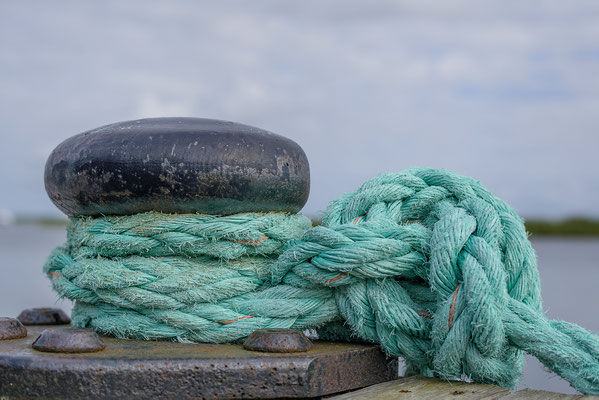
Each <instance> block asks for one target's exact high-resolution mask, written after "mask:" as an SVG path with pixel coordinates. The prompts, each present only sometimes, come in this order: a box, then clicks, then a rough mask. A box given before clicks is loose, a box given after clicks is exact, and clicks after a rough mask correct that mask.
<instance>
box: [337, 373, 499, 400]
mask: <svg viewBox="0 0 599 400" xmlns="http://www.w3.org/2000/svg"><path fill="white" fill-rule="evenodd" d="M509 393H510V392H509V390H507V389H505V388H502V387H499V386H494V385H484V384H478V383H465V382H447V381H443V380H440V379H436V378H425V377H421V376H411V377H409V378H400V379H397V380H394V381H391V382H385V383H381V384H378V385H373V386H369V387H367V388H364V389H361V390H357V391H355V392H351V393H344V394H342V395H339V396H334V397H331V398H330V399H334V400H348V399H372V400H391V399H439V398H453V399H456V400H470V399H489V400H490V399H498V398H500V397H504V396H506V395H508V394H509Z"/></svg>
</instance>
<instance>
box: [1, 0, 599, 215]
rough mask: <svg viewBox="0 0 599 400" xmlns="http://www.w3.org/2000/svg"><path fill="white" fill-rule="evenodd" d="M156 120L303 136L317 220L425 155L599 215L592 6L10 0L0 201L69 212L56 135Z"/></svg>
mask: <svg viewBox="0 0 599 400" xmlns="http://www.w3.org/2000/svg"><path fill="white" fill-rule="evenodd" d="M161 116H162V117H164V116H191V117H204V118H216V119H224V120H230V121H236V122H240V123H245V124H249V125H253V126H257V127H260V128H263V129H266V130H269V131H272V132H275V133H278V134H281V135H283V136H287V137H289V138H291V139H293V140H295V141H296V142H297V143H299V144H300V145H301V146H302V147H303V148H304V150H305V152H306V154H307V155H308V158H309V160H310V165H311V175H312V186H311V194H310V199H309V201H308V203H307V204H306V206H305V208H304V210H303V211H304V212H305V213H306V214H309V215H317V213H318V212H319V211H322V210H323V209H324V208H325V207H326V205H327V204H328V202H329V201H331V200H333V199H334V198H336V197H338V196H339V195H341V194H342V193H344V192H348V191H352V190H355V189H356V188H357V187H358V186H359V185H360V184H361V183H362V182H364V181H365V180H367V179H368V178H370V177H373V176H375V175H377V174H378V173H381V172H395V171H401V170H403V169H405V168H409V167H412V166H431V167H436V168H446V169H448V170H452V171H454V172H457V173H460V174H464V175H470V176H473V177H475V178H476V179H478V180H480V181H481V182H482V183H483V184H484V185H485V186H486V187H487V188H489V189H490V190H492V191H493V192H494V193H495V194H497V195H498V196H500V197H501V198H503V199H504V200H506V201H507V202H508V203H509V204H511V205H512V206H513V207H514V208H515V209H516V210H517V211H518V212H519V213H520V214H521V215H523V216H525V217H529V218H533V217H544V218H564V217H569V216H591V217H599V163H598V161H597V154H598V151H599V134H598V132H597V127H598V126H599V3H598V2H596V1H569V2H565V1H538V2H522V1H492V2H491V1H455V0H454V1H369V2H363V1H353V0H352V1H348V0H345V1H326V2H323V1H312V0H308V1H306V0H303V1H301V2H281V1H276V0H275V1H259V2H248V1H221V2H202V1H169V2H149V1H126V2H123V1H102V2H96V1H73V2H68V1H57V2H47V1H20V2H15V1H9V0H0V123H1V125H0V185H1V186H0V210H2V209H4V210H10V211H13V212H15V213H17V214H27V215H47V216H59V215H61V214H60V212H59V211H58V210H57V209H56V208H55V207H54V206H53V204H52V203H51V202H50V200H49V199H48V197H47V195H46V193H45V190H44V184H43V170H44V164H45V161H46V159H47V157H48V155H49V154H50V152H51V151H52V149H53V148H54V147H55V146H56V145H57V144H58V143H60V142H61V141H63V140H64V139H66V138H68V137H70V136H72V135H74V134H77V133H79V132H83V131H86V130H88V129H92V128H95V127H98V126H102V125H106V124H109V123H113V122H117V121H123V120H131V119H138V118H146V117H161Z"/></svg>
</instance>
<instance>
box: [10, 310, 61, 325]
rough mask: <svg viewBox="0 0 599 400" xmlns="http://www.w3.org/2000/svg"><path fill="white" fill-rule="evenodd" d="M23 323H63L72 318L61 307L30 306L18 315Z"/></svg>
mask: <svg viewBox="0 0 599 400" xmlns="http://www.w3.org/2000/svg"><path fill="white" fill-rule="evenodd" d="M17 319H18V320H19V321H21V323H22V324H23V325H63V324H69V323H70V322H71V319H70V318H69V317H68V315H66V314H65V313H64V311H62V310H61V309H60V308H50V307H42V308H28V309H27V310H23V311H21V314H19V316H18V317H17Z"/></svg>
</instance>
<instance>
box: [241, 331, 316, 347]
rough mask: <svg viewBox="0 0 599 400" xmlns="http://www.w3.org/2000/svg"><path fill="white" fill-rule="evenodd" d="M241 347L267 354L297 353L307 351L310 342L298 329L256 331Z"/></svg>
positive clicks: (310, 344)
mask: <svg viewBox="0 0 599 400" xmlns="http://www.w3.org/2000/svg"><path fill="white" fill-rule="evenodd" d="M243 347H244V348H246V349H247V350H252V351H264V352H269V353H297V352H304V351H308V350H310V349H311V348H312V342H311V341H310V339H308V337H307V336H306V335H304V333H303V332H302V331H300V330H298V329H275V328H270V329H258V330H256V331H254V332H253V333H252V334H251V335H250V336H249V337H248V338H247V339H246V341H245V343H243Z"/></svg>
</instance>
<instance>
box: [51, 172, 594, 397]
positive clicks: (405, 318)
mask: <svg viewBox="0 0 599 400" xmlns="http://www.w3.org/2000/svg"><path fill="white" fill-rule="evenodd" d="M44 270H45V272H46V273H47V274H48V276H49V277H50V279H51V280H52V284H53V287H54V289H55V290H56V291H57V292H58V293H59V294H60V296H62V297H66V298H69V299H71V300H74V301H75V307H74V309H73V323H74V324H75V325H77V326H81V327H91V328H93V329H94V330H96V331H98V332H100V333H103V334H109V335H114V336H117V337H123V338H141V339H171V340H179V341H197V342H211V343H222V342H234V341H237V340H239V339H242V338H245V337H247V336H248V335H249V334H251V333H252V332H253V331H254V330H256V329H258V328H269V327H280V328H299V329H306V328H315V329H318V332H319V335H320V336H321V337H324V338H332V339H337V340H339V339H344V340H355V339H357V340H366V341H370V342H374V343H378V344H380V346H381V347H382V348H383V349H384V350H385V351H386V352H387V353H388V354H391V355H394V356H400V357H403V358H405V360H406V361H407V364H408V368H409V370H410V372H411V373H412V374H422V375H435V376H439V377H441V378H444V379H463V378H464V377H467V378H470V379H472V380H474V381H477V382H486V383H493V384H498V385H501V386H506V387H513V386H515V384H516V383H517V381H518V379H519V378H520V376H521V372H522V365H523V357H522V353H523V352H527V353H530V354H532V355H534V356H535V357H537V358H538V359H539V360H540V361H541V362H543V364H544V365H545V366H546V367H547V368H549V369H551V370H552V371H554V372H555V373H557V374H559V375H560V376H562V377H563V378H564V379H566V380H568V381H569V382H570V383H571V384H572V386H573V387H574V388H576V389H577V390H579V391H581V392H583V393H587V394H599V339H598V337H597V336H595V335H593V334H591V333H589V332H587V331H585V330H584V329H582V328H580V327H579V326H577V325H574V324H571V323H568V322H562V321H550V320H548V319H547V318H546V317H545V315H544V314H543V312H542V308H541V295H540V282H539V276H538V271H537V267H536V257H535V253H534V251H533V249H532V247H531V244H530V242H529V241H528V239H527V234H526V232H525V229H524V225H523V223H522V220H521V219H520V218H519V217H518V215H517V214H516V213H515V212H514V211H513V210H512V209H511V208H510V207H509V206H508V205H507V204H506V203H504V202H503V201H502V200H500V199H498V198H497V197H495V196H494V195H493V194H491V193H490V192H489V191H488V190H486V189H485V188H483V186H482V185H481V184H480V183H479V182H478V181H475V180H473V179H471V178H468V177H463V176H459V175H455V174H452V173H450V172H447V171H444V170H435V169H430V168H417V169H410V170H406V171H404V172H402V173H388V174H382V175H379V176H377V177H375V178H374V179H371V180H369V181H367V182H366V183H364V184H363V185H362V186H361V187H360V188H359V189H358V190H357V191H355V192H353V193H349V194H346V195H344V196H342V197H341V198H340V199H338V200H336V201H334V202H333V203H332V204H331V205H330V206H329V208H328V209H327V211H326V212H325V214H324V217H323V221H322V226H317V227H314V228H310V221H309V220H308V219H307V218H305V217H303V216H301V215H287V214H282V213H267V214H237V215H233V216H226V217H218V216H210V215H199V214H180V215H166V214H159V213H144V214H137V215H131V216H125V217H101V218H73V219H71V221H70V225H69V228H68V240H67V244H66V245H65V246H64V247H61V248H58V249H56V250H55V251H54V252H53V253H52V254H51V256H50V257H49V259H48V261H47V263H46V265H45V267H44Z"/></svg>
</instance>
